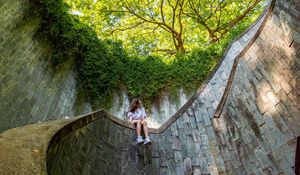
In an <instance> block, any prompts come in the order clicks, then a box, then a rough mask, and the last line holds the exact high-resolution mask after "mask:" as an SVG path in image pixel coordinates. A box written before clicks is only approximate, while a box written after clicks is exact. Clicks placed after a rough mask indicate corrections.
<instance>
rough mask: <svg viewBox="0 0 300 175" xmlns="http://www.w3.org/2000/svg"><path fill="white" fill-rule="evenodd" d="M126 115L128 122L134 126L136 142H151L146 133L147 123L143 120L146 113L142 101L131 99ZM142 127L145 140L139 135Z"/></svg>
mask: <svg viewBox="0 0 300 175" xmlns="http://www.w3.org/2000/svg"><path fill="white" fill-rule="evenodd" d="M128 117H129V121H130V123H132V124H133V125H135V126H136V133H137V139H136V144H141V143H143V142H144V144H148V143H151V140H150V138H149V135H148V125H147V122H146V120H145V118H146V113H145V109H144V108H143V107H142V102H141V100H139V99H133V100H132V102H131V105H130V108H129V111H128ZM142 127H143V129H144V134H145V137H146V138H145V140H143V138H142V136H141V131H142Z"/></svg>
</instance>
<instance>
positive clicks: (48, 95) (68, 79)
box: [0, 0, 260, 132]
mask: <svg viewBox="0 0 300 175" xmlns="http://www.w3.org/2000/svg"><path fill="white" fill-rule="evenodd" d="M27 3H28V2H27V0H24V1H23V0H15V1H4V0H2V1H1V0H0V9H1V11H0V24H1V25H0V51H1V55H0V57H1V59H0V92H1V93H0V114H1V115H0V121H1V125H0V132H2V131H4V130H7V129H10V128H14V127H17V126H22V125H25V124H29V123H37V122H39V121H47V120H52V119H62V118H66V117H71V116H74V115H79V114H83V113H87V112H91V111H92V110H98V109H92V108H91V105H89V103H88V102H85V101H82V100H81V99H80V100H78V101H77V100H76V98H77V97H76V94H77V90H76V89H77V88H76V73H75V71H74V65H73V64H74V63H73V62H72V61H69V62H67V63H64V64H63V65H61V66H60V67H58V68H56V69H53V68H52V67H51V66H50V63H49V58H50V57H51V49H50V46H49V44H48V43H45V42H43V41H42V39H41V38H37V37H35V33H36V29H37V26H38V23H39V20H38V19H35V20H33V21H31V22H29V21H26V20H25V18H24V14H25V12H26V11H28V4H27ZM259 25H260V23H259V24H257V26H259ZM257 26H256V27H254V28H253V29H252V30H250V31H249V32H248V33H247V32H246V34H245V35H244V36H243V37H241V38H239V39H238V40H237V41H236V42H234V43H232V45H231V46H230V48H229V49H228V52H226V55H225V56H224V61H223V64H222V65H220V68H219V69H218V71H217V73H216V74H215V75H214V77H213V78H212V81H211V82H210V83H209V84H208V86H207V88H206V90H204V91H205V92H214V94H215V96H216V97H215V98H216V99H218V98H219V97H220V96H221V93H222V90H223V87H224V86H225V84H226V81H227V79H226V77H227V75H228V74H229V72H230V71H229V70H230V66H231V65H232V60H234V58H235V57H236V55H237V54H238V53H239V52H241V51H242V50H243V48H244V47H245V45H246V44H247V43H248V42H249V40H250V39H251V38H252V37H253V34H254V33H255V30H257ZM216 83H217V84H218V86H214V84H216ZM214 87H217V89H214ZM118 94H120V95H116V96H115V98H114V102H113V105H112V107H111V108H110V109H108V110H109V111H110V112H111V113H112V114H114V115H115V116H117V117H118V118H121V119H126V114H127V110H128V106H129V99H128V96H127V94H126V92H120V93H118ZM192 95H193V94H185V93H183V91H181V92H180V94H179V95H178V96H179V100H178V101H172V100H171V99H170V98H169V96H168V95H167V94H165V95H162V96H161V98H160V100H159V101H158V102H156V103H157V104H159V105H153V106H152V107H151V109H147V110H148V113H147V114H148V116H149V125H150V126H151V127H153V128H158V127H159V126H161V125H162V124H163V123H164V122H166V121H167V120H168V119H169V118H170V117H171V116H172V115H174V114H175V113H176V112H177V111H178V109H180V108H181V107H182V106H183V105H184V104H185V103H186V102H187V101H188V99H190V98H191V96H192ZM204 96H205V95H204ZM206 96H209V94H208V93H206ZM208 98H209V97H208ZM212 104H213V105H216V101H212Z"/></svg>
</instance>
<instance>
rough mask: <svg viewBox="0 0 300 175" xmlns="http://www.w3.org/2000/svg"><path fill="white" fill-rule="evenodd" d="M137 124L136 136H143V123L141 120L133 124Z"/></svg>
mask: <svg viewBox="0 0 300 175" xmlns="http://www.w3.org/2000/svg"><path fill="white" fill-rule="evenodd" d="M135 123H136V134H137V136H141V131H142V127H141V121H140V120H133V121H132V124H135Z"/></svg>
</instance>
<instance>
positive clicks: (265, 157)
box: [214, 12, 300, 174]
mask: <svg viewBox="0 0 300 175" xmlns="http://www.w3.org/2000/svg"><path fill="white" fill-rule="evenodd" d="M281 13H283V12H281ZM289 27H290V26H287V23H286V22H284V20H283V22H282V21H280V19H279V18H278V16H276V14H272V17H271V19H270V20H269V21H268V23H267V25H266V26H265V28H264V30H263V32H262V33H261V34H260V36H259V37H258V38H257V40H256V41H255V43H254V44H253V45H252V46H251V48H250V49H249V51H248V52H247V53H246V54H245V55H244V56H243V58H242V59H241V61H240V63H239V68H238V70H237V73H236V76H235V79H234V83H233V86H232V88H231V91H230V94H229V96H228V99H227V102H226V104H225V108H224V111H223V112H222V115H221V117H220V118H219V119H214V127H215V129H216V134H217V138H218V141H219V143H220V150H221V154H222V155H223V157H224V159H225V160H227V161H225V165H226V167H228V169H227V170H228V171H233V172H234V173H235V174H239V172H247V173H250V172H254V171H255V172H261V173H270V174H277V173H280V172H284V173H286V174H294V170H293V168H294V166H295V152H296V137H298V136H299V135H300V57H299V56H300V43H299V42H296V40H297V36H299V33H297V32H295V31H294V30H293V29H289V30H288V31H289V32H288V31H287V30H286V28H289ZM298 38H299V37H298ZM298 40H299V39H298ZM230 155H236V156H234V158H233V157H230ZM228 156H229V157H228ZM251 162H252V164H251ZM254 162H257V163H254ZM254 164H256V165H254ZM230 169H232V170H230ZM233 172H231V173H233ZM229 174H230V173H229Z"/></svg>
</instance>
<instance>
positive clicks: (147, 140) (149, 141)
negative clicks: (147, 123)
mask: <svg viewBox="0 0 300 175" xmlns="http://www.w3.org/2000/svg"><path fill="white" fill-rule="evenodd" d="M150 143H151V140H150V138H149V137H146V139H145V141H144V144H145V145H146V144H150Z"/></svg>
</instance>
